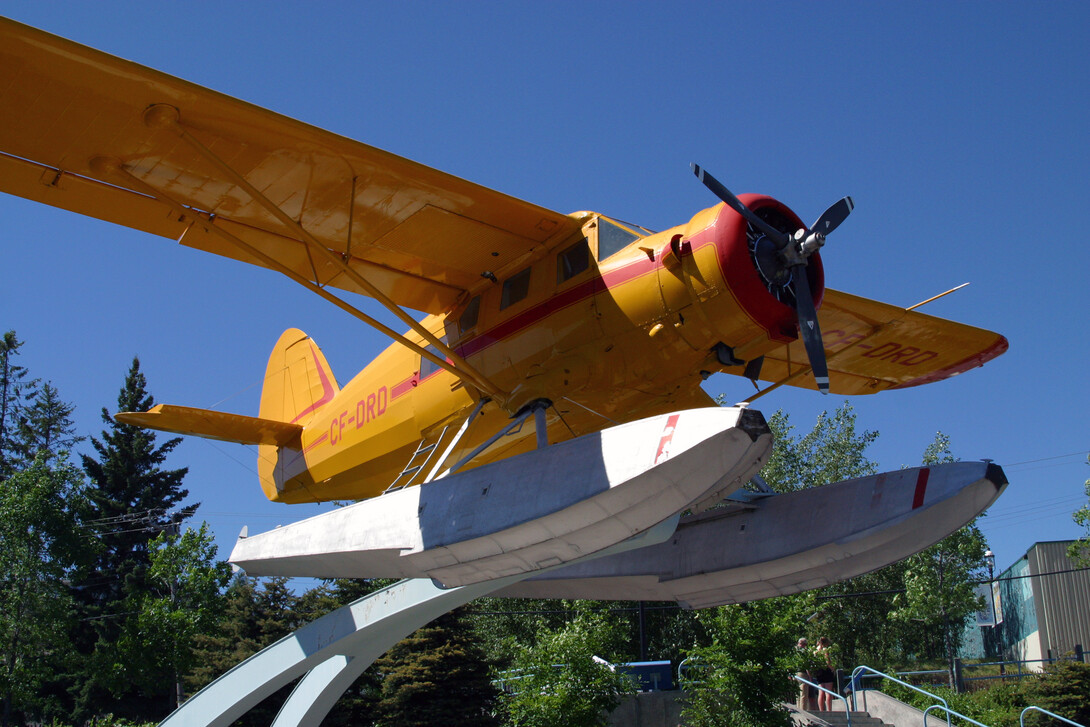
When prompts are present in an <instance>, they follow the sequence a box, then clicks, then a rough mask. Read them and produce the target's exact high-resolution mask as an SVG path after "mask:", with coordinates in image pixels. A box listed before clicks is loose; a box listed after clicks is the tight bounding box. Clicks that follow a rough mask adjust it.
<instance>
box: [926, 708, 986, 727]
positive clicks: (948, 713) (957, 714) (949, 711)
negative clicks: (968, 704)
mask: <svg viewBox="0 0 1090 727" xmlns="http://www.w3.org/2000/svg"><path fill="white" fill-rule="evenodd" d="M932 709H941V710H944V711H945V712H946V724H950V717H957V718H958V719H963V720H965V721H966V722H972V723H973V724H975V725H976V726H977V727H988V725H986V724H984V723H983V722H977V721H976V720H975V719H973V718H972V717H966V716H965V715H964V714H962V713H961V712H955V711H954V710H952V709H950V708H949V707H944V706H942V705H941V704H932V705H931V706H930V707H928V708H927V709H925V710H924V711H923V727H927V715H928V713H930V712H931V710H932Z"/></svg>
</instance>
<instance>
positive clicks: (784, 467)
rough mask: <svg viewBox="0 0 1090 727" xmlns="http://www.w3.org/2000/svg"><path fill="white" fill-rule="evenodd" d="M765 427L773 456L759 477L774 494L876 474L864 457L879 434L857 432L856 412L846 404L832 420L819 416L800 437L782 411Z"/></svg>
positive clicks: (874, 468)
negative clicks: (769, 433)
mask: <svg viewBox="0 0 1090 727" xmlns="http://www.w3.org/2000/svg"><path fill="white" fill-rule="evenodd" d="M768 425H769V428H770V429H771V430H772V435H773V443H772V454H771V455H770V456H769V459H768V463H767V464H766V465H765V466H764V468H763V469H762V470H761V476H762V477H763V478H764V479H765V481H766V482H767V483H768V484H769V485H770V486H771V487H772V489H773V490H775V491H776V492H793V491H795V490H802V489H806V488H808V487H820V486H821V485H827V484H830V483H833V482H840V481H841V480H847V479H851V478H853V477H863V476H865V475H871V474H874V473H876V472H877V471H878V465H877V464H876V463H875V462H872V461H871V460H869V459H868V458H867V456H866V450H867V447H869V446H870V445H871V444H872V443H873V442H874V441H875V440H876V439H878V432H875V431H870V430H864V431H863V432H859V431H858V430H857V429H856V415H855V409H853V408H852V405H851V404H850V403H849V402H847V401H845V402H844V404H843V405H842V406H841V407H840V408H839V409H837V410H836V411H835V412H833V415H832V416H829V413H828V412H822V413H821V414H820V415H819V416H818V418H817V422H816V423H815V424H814V428H813V429H811V430H810V432H809V433H807V434H806V435H804V436H802V437H798V438H795V437H793V436H792V435H791V432H792V431H793V430H794V427H793V426H792V425H791V422H790V419H789V417H788V415H787V414H784V413H783V411H782V410H781V411H777V412H776V413H775V414H773V415H772V418H771V419H769V421H768Z"/></svg>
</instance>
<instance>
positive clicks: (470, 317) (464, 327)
mask: <svg viewBox="0 0 1090 727" xmlns="http://www.w3.org/2000/svg"><path fill="white" fill-rule="evenodd" d="M480 312H481V296H479V295H475V296H473V298H472V300H470V301H469V305H467V306H466V309H465V310H464V311H462V315H461V317H459V318H458V332H459V333H465V332H466V331H468V330H469V329H471V328H473V327H474V326H475V325H477V316H478V315H480Z"/></svg>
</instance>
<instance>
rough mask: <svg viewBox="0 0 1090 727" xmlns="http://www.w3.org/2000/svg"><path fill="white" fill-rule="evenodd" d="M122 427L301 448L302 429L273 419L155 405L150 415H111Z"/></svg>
mask: <svg viewBox="0 0 1090 727" xmlns="http://www.w3.org/2000/svg"><path fill="white" fill-rule="evenodd" d="M114 419H116V420H117V421H119V422H121V423H122V424H131V425H133V426H136V427H144V428H145V429H156V430H159V431H161V432H171V433H173V434H192V435H195V436H198V437H205V438H207V439H219V440H222V441H224V442H238V443H239V444H273V445H276V446H278V447H292V448H295V449H298V448H301V444H300V437H301V435H302V433H303V427H301V426H299V425H298V424H291V423H289V422H278V421H275V420H273V419H259V418H257V417H247V416H241V415H239V414H227V413H224V412H220V411H212V410H211V409H195V408H193V407H189V406H172V405H170V404H159V405H158V406H156V407H154V408H153V409H151V410H150V411H146V412H135V411H123V412H120V413H118V414H115V415H114Z"/></svg>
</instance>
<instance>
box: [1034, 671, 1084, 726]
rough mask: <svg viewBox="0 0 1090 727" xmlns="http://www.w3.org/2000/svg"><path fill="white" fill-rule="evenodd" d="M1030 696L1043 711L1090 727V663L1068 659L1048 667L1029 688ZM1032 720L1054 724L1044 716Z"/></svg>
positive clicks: (1053, 721)
mask: <svg viewBox="0 0 1090 727" xmlns="http://www.w3.org/2000/svg"><path fill="white" fill-rule="evenodd" d="M1029 697H1030V702H1031V703H1032V704H1035V705H1037V706H1038V707H1041V708H1042V709H1047V710H1048V711H1049V712H1054V713H1055V714H1058V715H1060V716H1061V717H1066V718H1067V719H1070V720H1073V721H1075V722H1078V723H1079V724H1083V725H1090V664H1086V663H1084V662H1081V661H1069V660H1063V661H1057V662H1053V663H1052V664H1049V665H1048V666H1046V667H1045V669H1044V673H1043V674H1042V675H1041V677H1040V678H1039V679H1038V680H1037V681H1036V683H1035V684H1033V685H1032V690H1031V691H1030V694H1029ZM1027 716H1028V715H1027ZM1035 720H1036V721H1037V723H1038V724H1046V723H1047V724H1055V720H1053V719H1050V718H1046V717H1045V716H1044V715H1039V716H1038V717H1036V718H1035Z"/></svg>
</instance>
